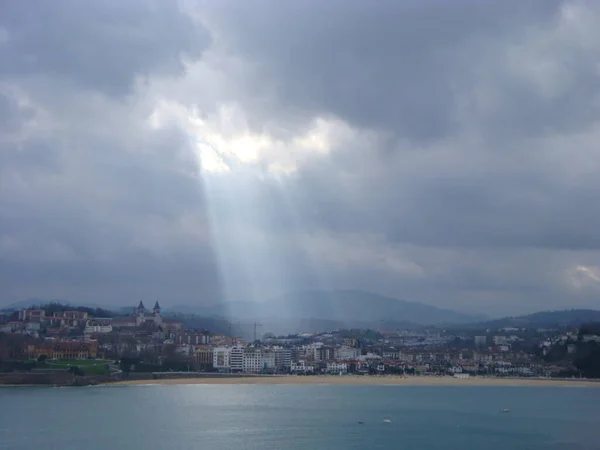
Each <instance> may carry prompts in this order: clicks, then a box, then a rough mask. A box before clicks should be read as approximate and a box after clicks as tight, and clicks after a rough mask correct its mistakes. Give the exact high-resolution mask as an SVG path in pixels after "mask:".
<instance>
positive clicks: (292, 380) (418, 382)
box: [111, 375, 600, 387]
mask: <svg viewBox="0 0 600 450" xmlns="http://www.w3.org/2000/svg"><path fill="white" fill-rule="evenodd" d="M149 384H160V385H183V384H264V385H340V386H376V385H398V386H580V387H584V386H585V387H600V381H593V380H579V379H576V380H564V379H562V380H552V379H526V378H518V379H516V378H485V377H471V378H467V379H460V378H454V377H450V376H448V377H434V376H408V377H401V376H381V377H379V376H352V375H345V376H294V375H282V376H265V377H261V376H257V377H231V378H227V377H218V378H217V377H215V378H210V377H203V378H176V379H160V380H135V381H134V380H130V381H119V382H116V383H111V385H121V386H128V385H129V386H135V385H149Z"/></svg>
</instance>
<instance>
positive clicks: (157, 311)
mask: <svg viewBox="0 0 600 450" xmlns="http://www.w3.org/2000/svg"><path fill="white" fill-rule="evenodd" d="M152 312H153V313H154V323H155V324H156V325H159V326H160V325H162V317H160V305H159V304H158V300H157V301H156V303H155V304H154V308H152Z"/></svg>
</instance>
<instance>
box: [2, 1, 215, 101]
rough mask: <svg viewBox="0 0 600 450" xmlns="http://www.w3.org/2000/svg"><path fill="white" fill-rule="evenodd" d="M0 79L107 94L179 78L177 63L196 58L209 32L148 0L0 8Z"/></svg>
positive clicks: (170, 5)
mask: <svg viewBox="0 0 600 450" xmlns="http://www.w3.org/2000/svg"><path fill="white" fill-rule="evenodd" d="M0 26H2V27H4V28H5V30H6V32H7V33H6V34H7V38H6V40H7V45H4V46H0V59H1V60H2V61H3V62H4V63H3V64H2V65H1V66H0V67H1V68H0V74H4V75H5V76H13V77H19V76H23V75H29V76H46V75H51V76H55V77H59V78H62V79H63V80H64V81H66V82H69V83H78V84H81V85H82V86H83V87H85V88H91V89H98V90H101V91H104V92H107V93H109V94H112V95H117V96H121V95H124V94H126V93H127V92H128V91H129V89H130V88H131V85H132V83H133V81H134V79H135V78H136V77H141V78H142V79H144V78H146V77H148V76H154V75H164V74H172V73H181V72H182V71H183V62H182V59H181V57H182V56H183V55H187V56H188V57H189V58H190V59H197V58H199V57H200V55H201V53H202V51H203V50H204V49H206V48H207V46H208V45H209V42H210V37H209V35H208V33H207V32H206V31H205V30H203V29H202V28H200V27H198V26H196V25H194V24H193V23H192V21H191V19H190V18H189V16H187V15H185V14H183V13H182V12H181V11H180V10H179V8H178V5H177V2H162V1H154V0H128V1H118V0H108V1H101V2H100V1H92V2H87V1H83V2H82V1H78V0H58V1H54V2H47V1H44V0H34V1H29V2H3V3H2V5H0Z"/></svg>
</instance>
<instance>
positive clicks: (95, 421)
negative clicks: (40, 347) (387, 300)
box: [0, 385, 600, 450]
mask: <svg viewBox="0 0 600 450" xmlns="http://www.w3.org/2000/svg"><path fill="white" fill-rule="evenodd" d="M502 408H510V412H508V413H501V412H500V410H501V409H502ZM386 417H389V418H390V419H391V423H384V422H383V419H384V418H386ZM358 421H364V424H359V423H358ZM0 449H10V450H39V449H44V450H51V449H60V450H66V449H67V450H68V449H86V450H100V449H102V450H106V449H115V450H121V449H122V450H129V449H132V450H133V449H140V450H141V449H152V450H154V449H165V450H177V449H203V450H204V449H208V450H219V449H228V450H229V449H245V450H284V449H285V450H300V449H302V450H306V449H310V450H319V449H322V450H342V449H343V450H349V449H369V450H376V449H415V450H417V449H418V450H429V449H444V450H452V449H457V450H458V449H460V450H469V449H485V450H507V449H510V450H519V449H523V450H535V449H549V450H553V449H600V389H599V388H582V387H475V386H473V387H466V386H465V387H446V386H443V387H441V386H440V387H431V386H418V387H409V386H281V385H278V386H267V385H261V386H250V385H180V386H173V385H171V386H98V387H85V388H1V389H0Z"/></svg>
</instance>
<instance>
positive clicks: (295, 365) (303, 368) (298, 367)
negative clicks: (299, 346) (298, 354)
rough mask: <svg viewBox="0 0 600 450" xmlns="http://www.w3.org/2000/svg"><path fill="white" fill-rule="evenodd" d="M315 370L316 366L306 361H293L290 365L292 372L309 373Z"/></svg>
mask: <svg viewBox="0 0 600 450" xmlns="http://www.w3.org/2000/svg"><path fill="white" fill-rule="evenodd" d="M314 371H315V368H314V366H313V365H312V364H307V363H306V362H305V361H298V362H295V361H292V363H291V365H290V372H292V373H309V372H314Z"/></svg>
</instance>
